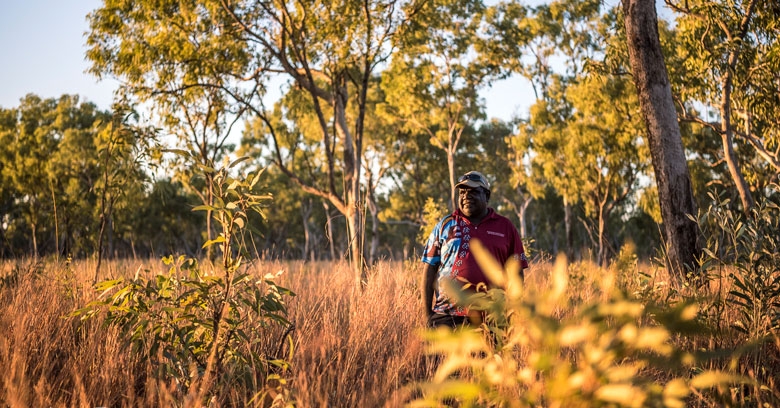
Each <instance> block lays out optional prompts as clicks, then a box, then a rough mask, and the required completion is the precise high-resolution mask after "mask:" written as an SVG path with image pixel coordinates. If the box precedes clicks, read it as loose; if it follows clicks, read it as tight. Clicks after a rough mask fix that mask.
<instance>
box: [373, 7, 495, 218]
mask: <svg viewBox="0 0 780 408" xmlns="http://www.w3.org/2000/svg"><path fill="white" fill-rule="evenodd" d="M424 8H425V9H426V10H429V11H432V12H433V13H431V14H430V16H431V17H430V18H426V19H423V18H419V19H414V20H412V25H411V28H410V29H409V32H408V35H406V36H403V37H400V45H399V47H398V52H396V53H395V54H393V57H392V61H391V62H390V66H389V67H388V69H387V70H386V71H385V72H384V73H383V80H382V88H383V90H384V91H385V93H386V94H387V101H388V105H389V107H390V108H391V109H392V111H393V112H394V113H395V114H396V115H397V116H398V118H399V119H400V120H402V121H403V122H404V123H405V125H406V126H405V129H406V130H407V131H410V132H413V131H422V132H424V133H425V134H427V135H428V137H429V140H430V143H431V144H432V145H434V146H435V147H437V148H439V149H442V150H443V151H444V152H445V153H446V157H447V169H448V172H449V182H450V203H451V206H452V207H451V208H455V207H456V202H455V184H456V180H455V177H456V174H457V173H458V172H459V171H458V170H457V169H456V156H457V154H458V150H459V147H460V146H461V142H462V140H463V137H464V135H465V134H466V133H467V132H469V131H471V133H473V128H474V127H475V124H476V122H478V121H480V120H482V119H484V117H485V114H484V106H483V101H482V100H481V98H480V96H479V91H480V90H481V89H482V88H484V87H485V86H487V85H488V84H489V83H490V81H491V80H492V79H494V78H496V77H497V76H498V74H499V73H500V71H499V70H498V69H497V67H496V66H495V64H483V63H482V60H481V59H480V58H479V55H478V52H477V47H476V44H478V43H479V41H478V40H477V38H478V35H479V34H480V31H479V30H480V28H481V26H482V19H483V13H484V10H485V6H484V4H483V2H482V1H481V0H468V1H463V0H434V1H428V2H426V4H425V7H424Z"/></svg>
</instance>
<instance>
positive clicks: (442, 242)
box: [422, 208, 528, 316]
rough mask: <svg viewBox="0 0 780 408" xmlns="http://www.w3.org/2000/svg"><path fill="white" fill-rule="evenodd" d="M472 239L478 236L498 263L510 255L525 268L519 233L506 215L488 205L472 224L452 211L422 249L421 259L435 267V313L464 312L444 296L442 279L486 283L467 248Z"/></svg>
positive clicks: (434, 229)
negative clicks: (498, 212)
mask: <svg viewBox="0 0 780 408" xmlns="http://www.w3.org/2000/svg"><path fill="white" fill-rule="evenodd" d="M474 239H478V240H479V241H480V243H481V244H482V246H484V247H485V249H487V250H488V252H490V253H491V254H492V255H493V257H495V258H496V260H498V262H500V263H501V265H504V264H505V263H506V261H507V260H508V259H509V258H510V257H512V256H514V257H517V258H519V259H520V264H521V267H522V268H523V269H525V268H528V259H527V258H526V256H525V251H524V249H523V242H522V241H521V240H520V234H519V233H518V232H517V229H516V228H515V226H514V225H513V224H512V222H511V221H509V219H508V218H506V217H503V216H501V215H499V214H497V213H496V212H495V211H494V210H493V209H492V208H488V214H487V215H486V216H485V218H484V219H482V221H481V222H480V223H479V224H477V225H473V224H471V222H470V221H469V220H468V218H466V217H465V216H464V215H463V214H462V213H461V212H460V210H456V211H455V212H453V213H452V214H451V215H448V216H446V217H444V218H443V219H442V220H441V221H439V223H438V224H436V226H435V227H434V228H433V231H432V232H431V235H430V236H429V237H428V241H427V243H426V244H425V249H424V250H423V256H422V261H423V262H425V263H427V264H430V265H434V266H439V271H438V276H437V280H436V283H437V285H436V293H435V297H436V299H435V305H434V307H433V311H434V312H435V313H439V314H450V315H458V316H465V315H467V313H468V311H467V310H466V309H465V308H463V307H458V306H456V305H454V304H453V303H452V302H451V301H450V299H448V298H447V297H446V295H444V293H443V290H442V289H444V287H445V286H444V285H443V282H444V280H451V281H456V282H458V283H459V284H461V285H463V284H464V283H466V282H469V283H472V284H474V285H475V286H476V285H477V284H479V283H485V284H486V285H487V284H488V280H487V278H486V277H485V274H484V273H483V272H482V269H480V267H479V265H477V261H476V260H475V259H474V256H473V255H472V253H471V250H470V242H471V241H472V240H474Z"/></svg>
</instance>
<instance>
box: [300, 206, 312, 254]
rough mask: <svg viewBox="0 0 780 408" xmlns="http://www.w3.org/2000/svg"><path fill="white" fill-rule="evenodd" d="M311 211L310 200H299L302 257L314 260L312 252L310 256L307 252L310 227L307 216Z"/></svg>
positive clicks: (308, 250) (309, 244)
mask: <svg viewBox="0 0 780 408" xmlns="http://www.w3.org/2000/svg"><path fill="white" fill-rule="evenodd" d="M311 212H312V204H311V201H310V200H308V199H307V200H304V201H303V202H301V221H302V222H303V259H304V260H306V258H309V260H311V261H313V260H314V255H313V252H312V254H311V256H310V254H309V252H310V251H311V240H312V238H311V235H312V234H311V227H310V226H309V217H310V216H311Z"/></svg>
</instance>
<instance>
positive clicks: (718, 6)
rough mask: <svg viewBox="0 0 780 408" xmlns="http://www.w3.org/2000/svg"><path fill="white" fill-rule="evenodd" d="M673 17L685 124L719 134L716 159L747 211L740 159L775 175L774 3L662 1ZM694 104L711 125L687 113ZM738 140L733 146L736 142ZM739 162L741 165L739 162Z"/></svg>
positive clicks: (778, 51)
mask: <svg viewBox="0 0 780 408" xmlns="http://www.w3.org/2000/svg"><path fill="white" fill-rule="evenodd" d="M666 4H667V5H668V6H669V7H670V8H671V9H672V10H674V11H675V12H677V21H676V22H677V24H676V31H677V33H678V38H679V42H680V47H679V49H680V50H681V52H684V53H685V54H686V55H685V56H686V57H687V58H686V59H685V61H686V64H685V67H684V68H685V71H684V72H683V73H682V75H680V78H679V81H680V82H679V83H680V84H685V86H682V85H681V86H680V87H679V88H675V91H677V92H679V94H680V100H679V101H678V103H680V104H685V107H686V108H687V109H685V112H686V113H688V115H686V117H685V118H686V119H688V120H693V121H696V122H697V123H699V124H702V125H704V126H706V127H707V128H709V129H711V130H712V131H713V132H714V133H715V134H716V135H718V136H719V137H720V140H721V144H722V150H723V153H722V154H723V159H724V160H725V161H726V163H727V165H728V169H729V173H730V174H731V178H732V180H733V182H734V185H735V187H736V189H737V191H738V193H739V197H740V199H741V202H742V206H743V208H744V209H745V210H746V211H747V209H749V208H750V207H752V206H753V197H752V196H751V193H750V190H751V186H750V185H749V184H750V183H749V182H748V180H746V175H745V172H746V171H747V169H746V165H745V164H744V162H745V161H749V160H750V157H749V154H748V152H747V150H748V149H751V148H752V151H753V153H754V154H756V155H757V156H758V157H760V158H761V160H763V161H764V166H767V167H769V168H770V169H772V173H770V174H771V175H772V176H774V177H777V175H778V174H780V149H778V146H780V125H778V122H777V118H778V117H780V94H778V92H777V89H778V76H777V73H778V71H780V44H778V41H777V38H778V36H780V9H779V8H778V6H777V4H776V2H771V1H759V0H739V1H723V0H718V1H701V0H694V1H685V2H682V1H677V0H666ZM694 103H698V104H703V105H704V106H705V107H707V108H711V109H713V110H715V111H716V112H717V117H716V118H715V120H711V118H708V117H702V116H703V115H694V114H692V113H693V110H692V109H691V108H692V106H693V104H694ZM738 141H739V142H741V146H739V143H737V142H738ZM740 162H743V163H742V164H741V163H740Z"/></svg>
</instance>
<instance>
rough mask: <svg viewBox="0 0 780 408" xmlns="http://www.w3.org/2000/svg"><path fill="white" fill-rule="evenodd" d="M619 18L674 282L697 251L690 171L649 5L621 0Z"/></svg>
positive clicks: (693, 260) (692, 264)
mask: <svg viewBox="0 0 780 408" xmlns="http://www.w3.org/2000/svg"><path fill="white" fill-rule="evenodd" d="M623 13H624V14H623V17H624V22H625V30H626V44H627V47H628V55H629V61H630V67H631V71H632V74H633V78H634V83H635V84H636V88H637V94H638V96H639V105H640V107H641V111H642V117H643V118H644V121H645V124H646V126H647V141H648V146H649V148H650V155H651V157H652V162H653V170H654V173H655V180H656V185H657V186H658V198H659V202H660V207H661V217H662V218H663V223H664V231H665V232H666V234H665V238H666V246H667V248H666V251H667V252H666V255H667V266H668V267H669V269H670V271H671V272H672V274H674V275H676V276H677V277H678V279H681V278H683V277H684V276H685V271H686V268H695V267H696V262H697V257H698V256H699V253H700V252H701V246H700V245H701V244H700V242H699V240H698V227H697V225H696V223H695V222H693V221H692V220H691V219H689V217H690V216H692V215H694V214H696V202H695V201H694V197H693V190H692V187H691V178H690V172H689V170H688V165H687V162H686V158H685V151H684V149H683V145H682V138H681V136H680V127H679V125H678V123H677V112H676V110H675V106H674V100H673V99H672V91H671V85H670V83H669V76H668V73H667V70H666V66H665V65H664V55H663V52H662V50H661V43H660V40H659V34H658V15H657V14H656V9H655V4H653V3H651V2H648V1H642V0H624V1H623Z"/></svg>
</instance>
